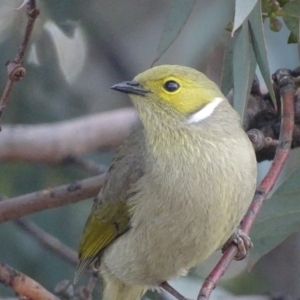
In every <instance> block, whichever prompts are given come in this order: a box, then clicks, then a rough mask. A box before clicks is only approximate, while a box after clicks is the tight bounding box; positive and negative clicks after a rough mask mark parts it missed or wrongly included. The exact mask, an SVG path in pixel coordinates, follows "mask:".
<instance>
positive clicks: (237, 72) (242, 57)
mask: <svg viewBox="0 0 300 300" xmlns="http://www.w3.org/2000/svg"><path fill="white" fill-rule="evenodd" d="M234 39H235V41H234V49H233V50H234V51H233V86H234V88H233V100H234V108H235V110H236V111H237V112H238V113H239V115H240V117H241V119H243V116H244V112H245V108H246V104H247V101H248V98H249V94H250V89H251V86H252V81H253V77H254V72H255V66H256V62H255V58H254V55H253V52H252V49H251V46H250V40H249V28H248V22H245V23H244V24H243V26H242V28H241V29H240V30H239V31H238V32H237V34H236V36H235V38H234Z"/></svg>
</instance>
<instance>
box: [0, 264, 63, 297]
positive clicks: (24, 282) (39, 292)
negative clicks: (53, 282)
mask: <svg viewBox="0 0 300 300" xmlns="http://www.w3.org/2000/svg"><path fill="white" fill-rule="evenodd" d="M0 282H1V283H3V284H4V285H6V286H10V287H11V288H12V289H13V290H14V291H15V292H16V293H17V294H18V295H20V296H23V297H26V298H27V299H30V300H59V299H58V298H57V297H56V296H54V295H53V294H51V293H50V292H49V291H47V290H46V289H45V288H44V287H42V286H41V285H40V284H39V283H37V282H36V281H35V280H33V279H31V278H30V277H28V276H26V275H25V274H23V273H21V272H19V271H17V270H15V269H13V268H12V267H10V266H8V265H6V264H4V263H1V262H0Z"/></svg>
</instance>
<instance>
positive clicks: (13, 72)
mask: <svg viewBox="0 0 300 300" xmlns="http://www.w3.org/2000/svg"><path fill="white" fill-rule="evenodd" d="M25 4H27V17H28V21H27V25H26V28H25V33H24V37H23V40H22V42H21V45H20V47H19V50H18V53H17V55H16V57H15V58H14V60H13V61H12V62H8V63H7V64H6V65H7V72H8V80H7V82H6V86H5V88H4V91H3V94H2V96H1V99H0V117H1V116H2V114H3V111H4V109H5V107H6V106H7V103H8V99H9V95H10V92H11V90H12V87H13V84H14V82H17V81H20V80H21V79H22V78H23V77H24V76H25V73H26V71H25V69H24V68H23V67H22V63H23V58H24V54H25V51H26V49H27V47H28V43H29V39H30V37H31V34H32V30H33V26H34V23H35V20H36V18H37V17H38V15H39V14H40V11H39V10H38V9H37V8H36V2H35V0H28V1H26V3H25Z"/></svg>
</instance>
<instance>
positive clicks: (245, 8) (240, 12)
mask: <svg viewBox="0 0 300 300" xmlns="http://www.w3.org/2000/svg"><path fill="white" fill-rule="evenodd" d="M257 2H258V0H235V13H234V23H233V29H232V32H231V35H232V36H233V34H234V32H235V31H236V30H237V29H238V28H239V27H240V26H241V25H242V24H243V23H244V22H245V20H246V19H247V18H248V16H249V14H250V13H251V11H252V9H253V8H254V6H255V4H256V3H257Z"/></svg>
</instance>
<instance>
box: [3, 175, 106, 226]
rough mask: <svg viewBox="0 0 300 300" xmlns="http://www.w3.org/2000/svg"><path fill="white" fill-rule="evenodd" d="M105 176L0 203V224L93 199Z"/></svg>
mask: <svg viewBox="0 0 300 300" xmlns="http://www.w3.org/2000/svg"><path fill="white" fill-rule="evenodd" d="M104 178H105V174H102V175H99V176H95V177H91V178H88V179H84V180H81V181H77V182H74V183H70V184H66V185H62V186H58V187H55V188H49V189H46V190H41V191H38V192H34V193H30V194H26V195H22V196H19V197H15V198H10V199H6V200H3V201H0V223H2V222H5V221H9V220H15V219H18V218H20V217H23V216H25V215H29V214H32V213H35V212H38V211H41V210H45V209H49V208H55V207H59V206H64V205H67V204H71V203H76V202H79V201H82V200H85V199H88V198H91V197H95V196H96V195H97V194H98V193H99V191H100V189H101V187H102V185H103V183H104Z"/></svg>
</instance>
